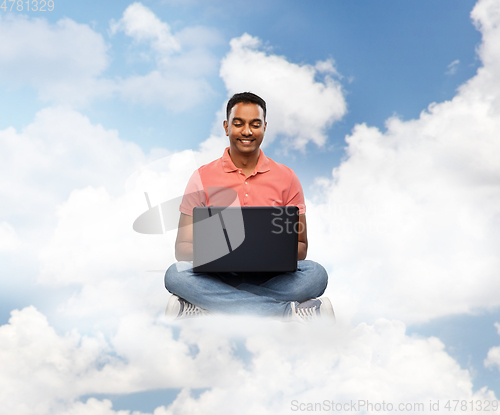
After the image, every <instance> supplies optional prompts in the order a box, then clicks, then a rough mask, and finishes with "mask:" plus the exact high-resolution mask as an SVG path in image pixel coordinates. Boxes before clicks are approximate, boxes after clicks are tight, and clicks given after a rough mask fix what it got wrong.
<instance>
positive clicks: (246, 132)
mask: <svg viewBox="0 0 500 415" xmlns="http://www.w3.org/2000/svg"><path fill="white" fill-rule="evenodd" d="M242 134H243V135H244V136H249V135H252V129H251V128H250V125H249V124H247V125H245V127H243V131H242Z"/></svg>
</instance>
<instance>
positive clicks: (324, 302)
mask: <svg viewBox="0 0 500 415" xmlns="http://www.w3.org/2000/svg"><path fill="white" fill-rule="evenodd" d="M292 317H293V318H294V320H297V318H298V319H300V320H302V322H313V321H318V320H323V321H325V322H327V323H330V324H335V322H336V320H335V313H334V312H333V307H332V303H331V302H330V300H329V299H328V297H320V298H313V299H311V300H307V301H304V302H303V303H299V304H296V303H295V302H292Z"/></svg>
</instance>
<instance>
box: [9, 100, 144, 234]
mask: <svg viewBox="0 0 500 415" xmlns="http://www.w3.org/2000/svg"><path fill="white" fill-rule="evenodd" d="M145 160H146V157H145V156H144V154H143V153H142V151H141V149H140V148H139V147H138V146H137V145H136V144H132V143H126V142H123V141H121V140H120V139H119V138H118V133H117V131H115V130H105V129H104V128H103V127H102V126H100V125H92V124H91V123H90V121H89V119H88V118H86V117H84V116H83V115H81V114H80V113H78V112H76V111H73V110H68V109H65V108H62V107H51V108H46V109H43V110H41V111H39V112H38V113H37V114H36V115H35V119H34V121H33V122H32V123H31V124H29V125H28V126H27V127H26V128H24V129H23V130H22V131H21V132H17V131H16V130H15V129H13V128H7V129H5V130H3V131H0V173H1V176H0V177H2V179H1V180H0V197H1V199H2V200H3V203H2V206H1V208H0V214H1V215H2V217H11V218H18V219H19V218H20V217H21V216H22V217H23V222H24V221H28V224H29V223H32V222H33V221H39V223H42V222H43V220H40V218H41V217H45V218H46V219H49V218H48V217H47V215H53V212H54V209H55V206H56V205H57V204H58V203H61V202H62V201H64V200H65V199H66V198H67V197H68V196H69V193H70V192H71V191H72V190H73V189H75V188H83V187H86V186H89V185H93V186H96V187H98V186H102V185H104V186H106V187H107V189H108V190H109V191H112V192H123V184H124V177H127V176H128V175H129V174H130V173H131V172H133V171H134V170H135V169H137V168H138V166H140V165H141V164H143V163H144V162H145ZM12 225H13V226H16V223H14V222H12Z"/></svg>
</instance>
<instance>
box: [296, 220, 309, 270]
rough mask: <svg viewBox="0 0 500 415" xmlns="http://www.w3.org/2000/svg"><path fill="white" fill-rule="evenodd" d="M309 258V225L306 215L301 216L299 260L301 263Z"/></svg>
mask: <svg viewBox="0 0 500 415" xmlns="http://www.w3.org/2000/svg"><path fill="white" fill-rule="evenodd" d="M306 256H307V224H306V215H305V214H303V215H299V247H298V255H297V259H298V260H299V261H300V260H302V259H306Z"/></svg>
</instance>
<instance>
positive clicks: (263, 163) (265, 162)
mask: <svg viewBox="0 0 500 415" xmlns="http://www.w3.org/2000/svg"><path fill="white" fill-rule="evenodd" d="M222 168H223V170H224V172H226V173H231V172H233V171H236V170H238V168H237V167H236V166H235V165H234V163H233V160H231V156H230V155H229V147H226V149H225V150H224V154H223V155H222ZM269 170H270V167H269V159H268V158H267V157H266V155H265V154H264V152H263V151H262V149H261V150H260V155H259V160H258V161H257V166H255V170H254V171H255V172H256V173H265V172H266V171H269Z"/></svg>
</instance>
